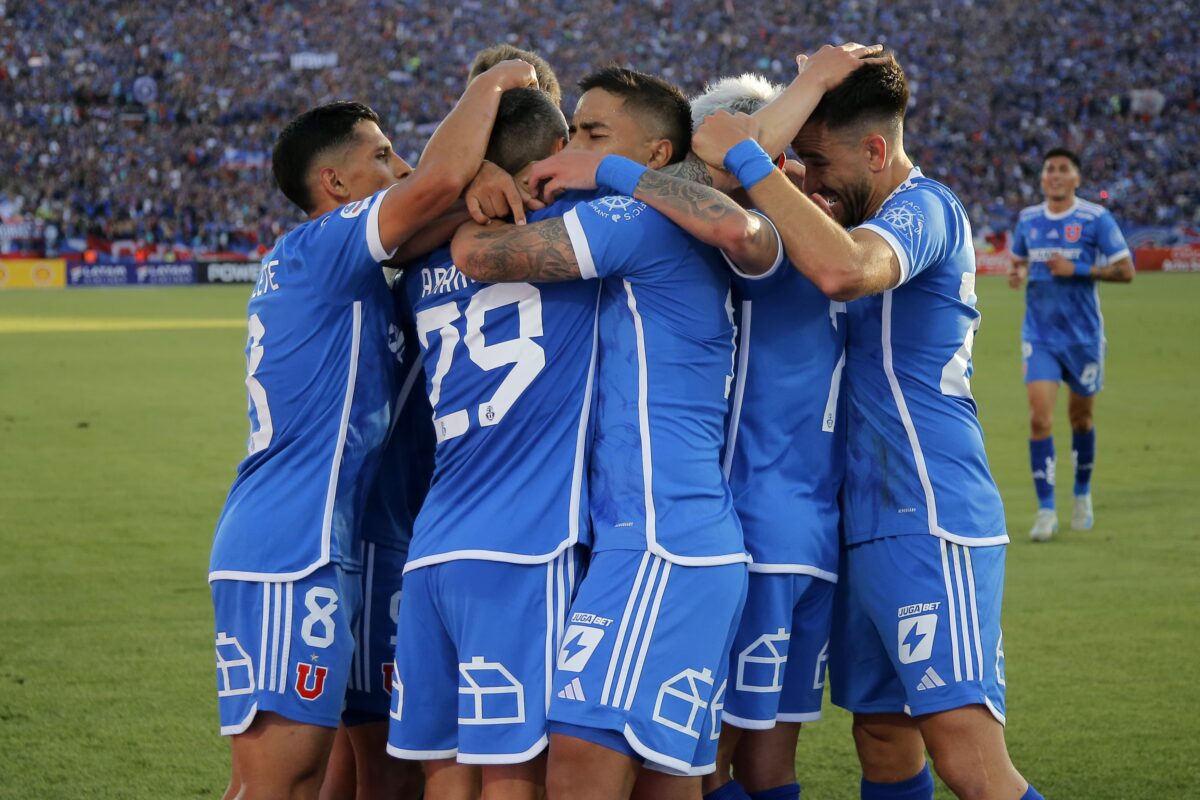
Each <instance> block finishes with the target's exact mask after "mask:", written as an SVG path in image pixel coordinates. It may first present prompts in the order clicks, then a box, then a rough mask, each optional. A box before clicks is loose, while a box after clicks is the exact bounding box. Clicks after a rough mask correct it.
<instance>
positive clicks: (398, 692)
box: [385, 661, 404, 719]
mask: <svg viewBox="0 0 1200 800" xmlns="http://www.w3.org/2000/svg"><path fill="white" fill-rule="evenodd" d="M388 666H389V667H391V669H388V670H385V674H386V675H387V677H388V678H390V680H389V681H388V682H389V683H390V684H391V686H392V704H391V709H390V710H389V711H388V713H389V714H390V715H391V717H392V719H404V684H403V683H401V681H400V670H398V669H396V662H395V661H393V662H392V663H391V664H388Z"/></svg>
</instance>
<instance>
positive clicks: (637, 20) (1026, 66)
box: [0, 0, 1200, 249]
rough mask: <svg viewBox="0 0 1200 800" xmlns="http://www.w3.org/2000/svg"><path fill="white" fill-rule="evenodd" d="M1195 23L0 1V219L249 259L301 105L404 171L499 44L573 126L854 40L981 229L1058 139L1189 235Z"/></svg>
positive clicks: (611, 2)
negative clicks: (353, 119) (886, 68)
mask: <svg viewBox="0 0 1200 800" xmlns="http://www.w3.org/2000/svg"><path fill="white" fill-rule="evenodd" d="M335 20H336V24H332V21H335ZM1194 22H1195V11H1194V7H1193V5H1192V3H1191V2H1188V0H1146V1H1145V2H1139V3H1120V2H1116V0H1110V1H1109V2H1095V0H1026V1H1025V2H1020V3H1018V2H1016V1H1015V0H1002V2H997V3H983V2H978V1H977V0H922V1H919V2H916V1H907V0H901V1H900V2H893V3H884V2H879V0H813V1H812V2H808V3H804V4H766V3H750V2H747V1H746V0H649V2H633V0H596V2H592V3H578V2H574V1H573V2H565V0H551V1H550V2H539V3H530V2H520V0H500V1H499V2H497V0H491V2H486V3H485V2H481V1H480V0H463V1H462V2H457V3H447V2H428V1H427V0H406V1H405V2H401V3H396V2H394V1H390V2H382V0H354V1H353V2H352V1H351V0H325V1H324V2H320V3H318V2H312V0H292V1H291V2H256V3H251V2H245V1H244V0H243V2H234V1H233V0H188V1H187V2H182V1H181V0H169V1H168V0H164V2H158V3H137V2H131V1H130V0H87V2H82V0H61V1H60V2H57V3H32V2H30V3H5V4H3V5H0V207H3V208H4V209H5V211H7V212H8V213H6V214H5V215H4V216H5V217H6V218H11V217H20V218H22V219H25V220H31V219H32V220H35V221H36V222H37V223H39V225H40V229H41V230H48V229H50V228H51V227H52V228H53V230H54V231H55V233H56V236H57V246H59V247H61V246H63V245H64V243H65V242H67V241H68V240H70V239H79V238H82V237H84V236H85V235H87V234H93V235H99V236H104V237H107V238H136V239H139V240H142V241H144V242H146V243H150V244H155V243H164V242H165V243H176V244H181V245H184V246H188V247H194V248H199V249H224V248H239V249H252V248H253V247H255V246H256V245H258V244H260V243H265V244H270V242H271V241H272V240H273V239H274V237H275V236H276V235H278V234H279V233H280V232H281V231H282V230H284V229H286V228H287V227H289V226H290V225H292V224H293V223H294V222H295V221H296V219H297V213H296V212H295V211H294V209H292V208H290V207H289V206H288V204H287V203H286V201H285V200H284V199H283V198H282V197H281V196H280V195H279V194H278V192H277V191H276V190H275V187H274V184H273V182H272V180H271V175H270V159H269V157H268V155H269V151H270V147H271V144H272V142H273V138H274V135H275V133H276V131H277V130H278V128H279V127H280V126H281V125H282V123H283V122H285V121H286V120H287V119H288V118H290V117H291V116H292V115H294V114H296V113H298V112H299V111H301V110H303V109H305V108H307V107H309V106H312V105H315V104H318V103H322V102H326V101H328V100H332V99H337V98H355V99H360V100H363V101H365V102H367V103H369V104H371V105H372V106H373V107H374V108H375V109H376V110H377V111H378V112H379V113H380V115H381V117H382V118H383V119H384V123H385V131H386V132H387V133H389V134H390V135H391V136H392V137H393V141H394V144H395V148H396V150H397V151H398V152H399V153H400V154H401V155H403V156H404V157H405V158H407V159H409V160H412V161H415V159H416V156H417V155H418V153H419V152H420V148H421V146H422V144H423V143H424V141H425V139H426V138H427V137H428V135H429V134H430V133H431V132H432V130H433V128H434V127H435V126H436V124H437V123H438V121H439V120H440V119H441V117H442V116H444V115H445V114H446V113H447V111H448V110H449V109H450V106H451V104H452V103H453V102H454V100H455V98H456V97H457V96H458V94H459V93H460V91H461V89H462V86H463V83H464V80H465V75H466V72H467V68H468V67H469V65H470V62H471V59H472V57H473V56H474V54H475V52H476V51H477V50H479V49H480V48H482V47H486V46H488V45H491V44H495V43H496V42H497V41H507V42H509V43H512V44H515V45H517V46H521V47H527V48H530V49H533V50H536V51H538V52H539V53H540V54H542V55H543V56H544V57H545V58H546V59H547V60H548V61H549V62H550V63H551V65H552V66H553V67H554V68H555V70H556V71H557V72H558V75H559V77H560V79H561V80H562V81H563V85H564V88H565V89H566V90H567V91H566V97H565V98H564V103H565V108H566V110H567V112H568V115H569V112H570V110H571V108H572V107H573V105H574V102H575V93H574V91H573V89H572V87H573V84H574V82H575V81H576V80H577V79H578V78H579V77H580V76H581V75H582V74H584V73H585V72H586V71H588V70H589V69H591V68H592V67H595V66H597V65H601V64H604V63H607V62H610V61H617V62H620V63H625V64H630V65H632V66H636V67H638V68H640V69H643V70H647V71H651V72H658V73H661V74H662V75H664V76H666V77H667V78H669V79H671V80H673V81H675V82H676V83H679V84H681V85H682V86H683V87H684V88H685V90H687V91H689V92H696V91H698V90H700V89H701V88H702V86H703V84H704V82H705V81H707V80H710V79H713V78H717V77H721V76H724V75H730V74H734V73H739V72H743V71H755V72H761V73H764V74H766V75H767V77H769V78H771V79H772V80H775V81H786V80H787V79H788V78H789V77H790V76H791V72H792V69H793V66H792V64H793V61H792V55H793V53H794V52H796V51H802V50H812V49H815V48H816V47H817V46H819V45H820V44H822V43H824V42H826V41H832V42H840V41H844V40H846V39H850V38H853V39H857V40H859V41H864V42H866V41H874V40H881V41H884V42H885V43H886V44H887V45H888V46H889V47H890V48H892V49H893V50H895V51H896V53H897V55H898V56H899V58H900V60H901V63H903V64H904V65H905V67H906V68H907V70H908V72H909V75H910V78H911V82H912V86H913V89H914V92H913V108H912V111H911V114H910V116H909V122H908V135H907V142H906V144H907V145H908V148H909V152H910V153H912V154H913V156H914V158H915V160H916V161H917V162H918V163H920V164H921V165H923V166H924V167H925V169H926V171H927V173H928V174H930V175H931V176H933V177H937V178H941V179H944V180H945V181H946V182H947V183H949V184H951V185H952V186H954V188H955V189H956V190H957V191H958V192H959V193H960V195H961V196H962V197H963V198H964V199H965V200H966V202H967V205H968V209H969V211H970V212H971V216H972V219H973V220H974V221H975V225H976V228H977V229H978V232H979V233H986V232H988V231H989V230H996V229H1005V228H1007V227H1009V225H1010V224H1011V221H1012V217H1013V215H1014V214H1015V212H1016V210H1017V209H1018V208H1020V207H1021V206H1023V205H1026V204H1028V203H1032V202H1036V201H1037V199H1038V197H1039V195H1038V193H1037V185H1038V184H1037V176H1036V174H1035V173H1034V172H1032V171H1031V167H1030V165H1037V164H1039V163H1040V158H1039V156H1040V153H1041V152H1043V151H1044V150H1046V149H1047V148H1049V147H1050V146H1053V145H1058V144H1065V145H1068V146H1070V147H1072V148H1074V149H1076V150H1077V151H1079V152H1081V154H1082V156H1083V160H1084V171H1085V174H1087V176H1088V186H1089V187H1090V188H1092V190H1093V191H1095V192H1097V193H1099V192H1101V191H1104V192H1106V193H1107V195H1106V196H1100V195H1098V194H1097V195H1096V196H1092V197H1090V198H1089V199H1095V200H1101V201H1102V202H1104V203H1105V204H1106V205H1108V206H1109V207H1110V208H1111V209H1112V211H1113V212H1114V214H1116V216H1117V217H1118V219H1119V220H1120V221H1121V223H1122V224H1123V225H1127V226H1128V225H1138V224H1143V225H1147V224H1148V225H1169V226H1177V225H1189V226H1197V225H1200V174H1198V173H1197V172H1196V170H1194V168H1193V166H1194V165H1195V164H1197V163H1200V124H1197V123H1200V108H1198V104H1200V83H1198V82H1197V81H1196V80H1195V76H1196V75H1197V74H1200V26H1197V25H1195V24H1194ZM301 54H309V55H308V56H307V57H304V56H302V55H301ZM296 56H301V57H300V58H296ZM335 61H336V65H331V64H332V62H335ZM321 65H324V66H321Z"/></svg>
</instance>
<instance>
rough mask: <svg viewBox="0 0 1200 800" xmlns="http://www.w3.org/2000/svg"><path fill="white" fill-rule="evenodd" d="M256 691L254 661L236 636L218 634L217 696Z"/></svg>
mask: <svg viewBox="0 0 1200 800" xmlns="http://www.w3.org/2000/svg"><path fill="white" fill-rule="evenodd" d="M253 691H254V662H252V661H251V660H250V656H249V654H247V653H246V651H245V650H243V649H242V646H241V644H239V643H238V640H237V637H236V636H229V635H227V634H225V633H224V632H221V633H218V634H217V697H236V696H237V695H240V694H250V693H252V692H253Z"/></svg>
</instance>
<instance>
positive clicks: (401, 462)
mask: <svg viewBox="0 0 1200 800" xmlns="http://www.w3.org/2000/svg"><path fill="white" fill-rule="evenodd" d="M393 296H394V297H395V300H396V318H397V321H398V324H399V328H400V337H401V338H400V342H399V349H398V351H397V353H396V355H397V356H398V362H397V365H396V369H397V377H396V385H398V386H399V389H398V392H397V395H396V398H395V401H394V403H393V406H392V424H391V427H390V428H389V429H388V434H387V439H386V441H385V443H384V446H383V455H382V456H381V458H380V462H379V474H378V476H377V477H376V478H375V484H374V485H373V486H372V488H371V493H370V495H368V497H367V507H366V510H365V511H364V512H363V525H362V535H363V540H364V541H367V542H373V543H375V544H379V545H383V546H385V547H390V548H392V549H393V550H396V551H398V552H400V553H401V554H402V555H403V554H407V553H408V545H409V542H410V541H411V540H412V531H413V520H414V519H416V516H417V512H418V511H420V510H421V504H422V503H423V502H424V501H425V494H426V492H428V491H429V481H430V479H431V478H432V476H433V450H434V446H435V440H434V435H433V423H432V421H431V417H432V416H433V410H432V409H431V408H430V407H429V398H428V397H427V396H426V395H425V371H424V370H423V369H422V366H421V346H420V345H419V344H418V343H417V330H416V328H415V327H414V326H413V323H412V312H411V310H409V309H408V297H407V296H406V295H405V292H404V284H403V281H402V280H397V281H396V284H395V286H394V287H393Z"/></svg>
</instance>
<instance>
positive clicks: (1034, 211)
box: [1017, 203, 1046, 222]
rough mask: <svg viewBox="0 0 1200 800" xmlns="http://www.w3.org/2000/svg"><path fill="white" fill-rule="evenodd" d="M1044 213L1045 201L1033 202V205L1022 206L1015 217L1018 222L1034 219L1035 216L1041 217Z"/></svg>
mask: <svg viewBox="0 0 1200 800" xmlns="http://www.w3.org/2000/svg"><path fill="white" fill-rule="evenodd" d="M1045 215H1046V204H1045V203H1035V204H1034V205H1031V206H1025V207H1024V208H1022V209H1021V213H1019V214H1018V215H1017V219H1018V220H1019V221H1020V222H1028V221H1029V220H1032V219H1036V218H1037V217H1042V216H1045Z"/></svg>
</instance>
